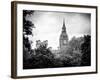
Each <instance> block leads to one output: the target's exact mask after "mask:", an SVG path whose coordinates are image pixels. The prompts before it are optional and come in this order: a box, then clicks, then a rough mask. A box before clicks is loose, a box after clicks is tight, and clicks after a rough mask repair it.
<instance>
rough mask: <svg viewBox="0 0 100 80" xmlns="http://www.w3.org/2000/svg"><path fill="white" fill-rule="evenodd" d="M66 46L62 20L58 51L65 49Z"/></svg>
mask: <svg viewBox="0 0 100 80" xmlns="http://www.w3.org/2000/svg"><path fill="white" fill-rule="evenodd" d="M67 46H68V35H67V32H66V26H65V20H63V26H62V32H61V35H60V38H59V47H60V50H64V49H66V48H67Z"/></svg>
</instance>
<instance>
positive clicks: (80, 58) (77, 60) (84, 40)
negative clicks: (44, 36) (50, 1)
mask: <svg viewBox="0 0 100 80" xmlns="http://www.w3.org/2000/svg"><path fill="white" fill-rule="evenodd" d="M90 40H91V37H90V36H89V35H85V36H84V37H80V38H72V40H71V41H70V42H69V46H68V47H67V49H66V51H62V52H60V53H58V54H60V57H58V58H56V57H55V55H54V53H52V52H51V50H50V49H49V48H48V47H47V45H41V46H39V47H38V48H36V49H35V50H31V51H28V50H27V49H25V48H24V49H25V50H24V54H28V55H26V57H24V62H23V65H24V66H23V68H24V69H34V68H55V67H74V66H90V63H91V41H90ZM28 56H29V57H28Z"/></svg>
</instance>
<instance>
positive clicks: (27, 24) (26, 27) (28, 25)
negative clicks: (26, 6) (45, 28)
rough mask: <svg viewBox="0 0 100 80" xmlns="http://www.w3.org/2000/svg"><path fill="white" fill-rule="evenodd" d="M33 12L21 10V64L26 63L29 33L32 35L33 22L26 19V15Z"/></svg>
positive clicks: (29, 45) (29, 51) (29, 47)
mask: <svg viewBox="0 0 100 80" xmlns="http://www.w3.org/2000/svg"><path fill="white" fill-rule="evenodd" d="M33 13H34V11H32V10H23V65H24V66H25V65H28V61H27V59H28V58H29V57H30V53H31V43H32V41H30V40H29V37H28V36H29V35H31V36H33V33H32V29H33V28H34V24H33V23H32V22H31V21H29V20H27V19H26V16H27V15H29V16H31V15H32V14H33Z"/></svg>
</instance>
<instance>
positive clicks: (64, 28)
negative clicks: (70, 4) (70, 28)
mask: <svg viewBox="0 0 100 80" xmlns="http://www.w3.org/2000/svg"><path fill="white" fill-rule="evenodd" d="M62 32H66V26H65V18H64V19H63V27H62Z"/></svg>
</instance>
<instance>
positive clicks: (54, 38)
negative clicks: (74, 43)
mask: <svg viewBox="0 0 100 80" xmlns="http://www.w3.org/2000/svg"><path fill="white" fill-rule="evenodd" d="M26 19H27V20H30V21H32V23H33V24H34V25H35V28H33V35H34V36H33V37H31V38H30V39H31V40H32V41H33V44H32V45H33V46H32V47H33V48H35V44H36V43H35V42H36V40H41V41H44V40H48V47H52V49H57V48H58V47H59V38H60V34H61V31H62V26H63V20H65V25H66V32H67V35H68V38H69V40H71V38H72V37H74V36H75V37H80V36H83V35H85V34H88V35H90V34H91V15H90V14H87V13H73V12H65V13H64V12H63V13H62V12H49V11H34V13H33V14H32V15H31V16H29V15H27V17H26Z"/></svg>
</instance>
